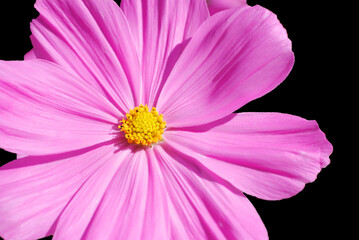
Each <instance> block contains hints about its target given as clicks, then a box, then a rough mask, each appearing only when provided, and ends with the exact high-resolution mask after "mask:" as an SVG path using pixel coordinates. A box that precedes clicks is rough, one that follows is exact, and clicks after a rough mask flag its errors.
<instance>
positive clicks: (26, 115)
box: [0, 60, 121, 155]
mask: <svg viewBox="0 0 359 240" xmlns="http://www.w3.org/2000/svg"><path fill="white" fill-rule="evenodd" d="M0 87H1V91H0V146H1V147H2V148H4V149H6V150H8V151H12V152H15V153H17V154H20V155H43V154H49V153H61V152H67V151H70V150H74V149H80V148H84V147H89V146H92V145H95V144H97V143H101V142H104V141H108V140H110V139H114V138H116V137H117V135H116V131H114V129H113V128H114V124H116V122H118V116H121V112H119V111H118V110H117V108H115V107H114V106H113V105H112V104H111V103H110V102H109V101H108V100H107V99H106V98H104V97H103V96H102V95H101V94H99V93H98V92H96V91H95V90H94V88H93V87H92V86H91V85H89V84H87V83H86V82H85V81H83V80H81V79H80V78H78V77H77V76H75V75H73V74H71V73H68V72H67V71H65V70H64V69H63V68H61V67H59V66H56V65H55V64H52V63H49V62H45V61H43V60H31V61H30V60H29V61H23V62H21V61H18V62H17V61H14V62H4V61H1V62H0Z"/></svg>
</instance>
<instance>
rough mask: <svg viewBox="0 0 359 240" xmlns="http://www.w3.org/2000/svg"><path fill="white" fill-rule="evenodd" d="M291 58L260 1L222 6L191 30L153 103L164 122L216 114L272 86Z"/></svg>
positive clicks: (187, 122)
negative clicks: (184, 45)
mask: <svg viewBox="0 0 359 240" xmlns="http://www.w3.org/2000/svg"><path fill="white" fill-rule="evenodd" d="M293 62H294V56H293V52H292V49H291V42H290V40H289V39H288V37H287V33H286V31H285V29H284V28H283V26H282V25H281V24H280V23H279V21H278V20H277V18H276V16H275V15H274V14H273V13H271V12H269V11H268V10H266V9H264V8H262V7H260V6H255V7H249V6H243V7H241V8H239V9H237V10H228V11H223V12H221V13H218V14H215V15H214V16H212V17H211V18H210V19H209V20H207V21H206V22H205V23H204V24H203V25H202V26H201V27H200V28H199V29H198V30H197V31H196V33H195V34H194V36H193V38H192V39H191V41H190V42H189V43H188V45H187V47H186V48H185V50H184V52H183V53H182V55H181V57H180V58H179V60H178V61H177V63H176V65H175V66H174V68H173V71H172V73H171V74H170V76H169V77H168V80H167V82H166V83H165V85H164V87H163V89H162V91H161V94H160V96H159V99H158V104H157V108H158V110H159V111H160V112H161V113H162V114H163V115H164V116H165V120H166V121H167V124H168V126H169V127H183V126H193V125H200V124H204V123H207V122H211V121H214V120H217V119H221V118H223V117H225V116H226V115H228V114H230V113H232V112H234V111H235V110H237V109H238V108H239V107H241V106H243V105H244V104H246V103H248V102H249V101H251V100H253V99H256V98H258V97H261V96H263V95H264V94H266V93H268V92H269V91H271V90H272V89H273V88H275V87H276V86H277V85H278V84H280V83H281V82H282V81H283V80H284V79H285V78H286V76H287V75H288V73H289V72H290V70H291V68H292V66H293Z"/></svg>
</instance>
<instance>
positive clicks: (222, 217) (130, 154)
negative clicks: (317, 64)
mask: <svg viewBox="0 0 359 240" xmlns="http://www.w3.org/2000/svg"><path fill="white" fill-rule="evenodd" d="M35 7H36V9H37V10H38V11H39V13H40V15H39V17H38V18H37V19H35V20H33V22H32V23H31V30H32V36H31V40H32V44H33V50H32V51H31V52H30V53H29V54H27V55H26V57H25V59H26V60H24V61H0V88H1V91H0V147H1V148H3V149H5V150H7V151H11V152H14V153H17V154H18V155H19V156H23V157H19V158H18V159H17V160H14V161H12V162H10V163H8V164H6V165H4V166H2V167H1V168H0V216H1V217H0V236H2V237H3V238H5V239H21V240H26V239H37V238H42V237H44V236H48V235H54V239H131V240H132V239H134V240H136V239H151V240H152V239H246V240H247V239H260V240H263V239H267V238H268V234H267V231H266V229H265V226H264V224H263V222H262V221H261V219H260V217H259V215H258V214H257V212H256V210H255V208H254V207H253V206H252V205H251V203H250V202H249V201H248V199H247V198H246V196H245V195H244V194H243V193H247V194H250V195H253V196H255V197H258V198H261V199H266V200H279V199H284V198H289V197H291V196H293V195H295V194H297V193H298V192H299V191H301V190H302V189H303V187H304V185H305V184H306V183H309V182H312V181H314V180H315V178H316V176H317V174H318V173H319V172H320V170H321V169H322V168H323V167H325V166H327V165H328V164H329V155H330V153H331V151H332V146H331V144H330V143H329V142H328V141H327V140H326V138H325V135H324V133H323V132H322V131H321V130H320V129H319V127H318V125H317V123H316V122H315V121H308V120H305V119H302V118H300V117H296V116H293V115H289V114H282V113H238V114H234V113H233V112H234V111H235V110H237V109H238V108H240V107H241V106H243V105H245V104H246V103H248V102H250V101H252V100H254V99H256V98H259V97H261V96H263V95H264V94H266V93H268V92H270V91H271V90H272V89H274V88H275V87H276V86H277V85H279V84H280V83H281V82H282V81H283V80H284V79H285V78H286V76H287V75H288V74H289V72H290V70H291V68H292V66H293V63H294V56H293V52H292V49H291V42H290V40H289V39H288V37H287V33H286V31H285V29H284V28H283V27H282V25H281V24H280V23H279V21H278V20H277V18H276V16H275V15H274V14H273V13H271V12H269V11H268V10H266V9H264V8H262V7H260V6H254V7H250V6H246V5H244V6H242V7H240V8H236V9H231V10H228V11H223V12H220V13H218V14H215V15H213V16H212V17H209V12H208V8H207V6H206V1H205V0H177V1H165V0H142V1H141V0H123V1H122V3H121V7H119V6H118V5H117V4H116V3H115V2H113V1H112V0H37V2H36V4H35Z"/></svg>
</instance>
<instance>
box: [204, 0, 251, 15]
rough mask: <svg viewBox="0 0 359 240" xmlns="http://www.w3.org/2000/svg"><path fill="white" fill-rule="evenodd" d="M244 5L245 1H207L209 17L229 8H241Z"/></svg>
mask: <svg viewBox="0 0 359 240" xmlns="http://www.w3.org/2000/svg"><path fill="white" fill-rule="evenodd" d="M246 3H247V1H246V0H207V4H208V9H209V12H210V13H211V15H213V14H215V13H217V12H220V11H223V10H226V9H229V8H235V7H239V6H243V5H244V4H246Z"/></svg>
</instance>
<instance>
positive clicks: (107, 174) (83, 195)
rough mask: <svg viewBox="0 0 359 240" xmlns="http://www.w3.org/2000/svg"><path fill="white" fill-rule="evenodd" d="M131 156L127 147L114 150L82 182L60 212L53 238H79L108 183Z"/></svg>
mask: <svg viewBox="0 0 359 240" xmlns="http://www.w3.org/2000/svg"><path fill="white" fill-rule="evenodd" d="M131 158H132V155H131V152H130V150H129V149H127V150H123V151H119V152H115V154H112V155H111V156H110V157H109V158H108V159H107V160H106V162H105V163H104V164H103V165H102V166H101V167H99V168H98V169H97V171H96V172H95V173H94V174H92V175H91V176H90V177H89V178H88V179H87V180H86V182H84V184H82V186H81V187H80V189H79V190H78V191H77V192H76V194H75V195H74V197H73V198H72V199H71V201H70V202H69V204H68V205H67V206H66V208H65V209H64V211H63V212H62V213H61V217H60V219H59V221H58V223H57V225H56V230H55V233H54V236H55V239H81V237H82V235H83V234H84V233H85V231H86V229H87V227H88V224H89V223H90V222H91V220H92V217H93V215H94V213H95V211H96V209H97V208H98V206H99V204H100V203H101V200H102V197H103V195H104V194H105V192H106V191H107V188H108V185H109V183H110V182H111V180H112V179H113V178H114V176H115V174H116V173H117V171H118V169H119V167H120V166H121V164H122V163H123V162H127V161H129V160H131Z"/></svg>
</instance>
